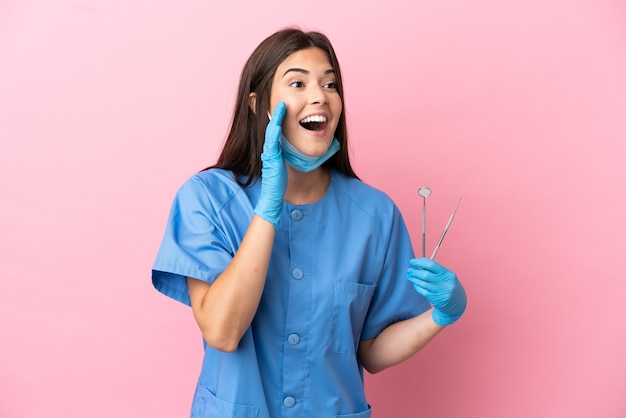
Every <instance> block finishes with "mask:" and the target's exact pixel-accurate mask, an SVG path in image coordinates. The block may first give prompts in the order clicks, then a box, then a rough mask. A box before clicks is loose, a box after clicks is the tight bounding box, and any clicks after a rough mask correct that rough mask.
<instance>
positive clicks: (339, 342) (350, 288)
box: [329, 282, 376, 354]
mask: <svg viewBox="0 0 626 418" xmlns="http://www.w3.org/2000/svg"><path fill="white" fill-rule="evenodd" d="M375 289H376V286H374V285H367V284H362V283H353V282H335V292H334V295H333V313H332V321H331V329H330V341H329V346H330V347H331V348H332V349H333V350H334V351H335V352H337V353H341V354H355V353H356V348H357V346H358V343H359V339H360V337H361V331H362V330H363V323H364V321H365V316H366V315H367V311H368V309H369V306H370V302H371V300H372V297H373V295H374V290H375Z"/></svg>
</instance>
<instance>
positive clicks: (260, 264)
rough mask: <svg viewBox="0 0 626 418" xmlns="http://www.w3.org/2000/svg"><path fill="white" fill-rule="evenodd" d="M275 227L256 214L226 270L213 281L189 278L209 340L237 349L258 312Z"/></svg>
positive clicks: (193, 301) (197, 314) (198, 316)
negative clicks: (211, 282)
mask: <svg viewBox="0 0 626 418" xmlns="http://www.w3.org/2000/svg"><path fill="white" fill-rule="evenodd" d="M274 234H275V232H274V227H273V226H272V224H271V223H269V222H267V221H265V220H264V219H263V218H261V217H259V216H257V215H255V216H254V217H253V218H252V222H251V223H250V226H249V227H248V231H247V232H246V235H245V236H244V238H243V241H242V242H241V246H240V247H239V250H238V251H237V253H236V254H235V256H234V257H233V260H232V261H231V262H230V264H229V265H228V267H227V268H226V270H224V272H223V273H222V274H221V275H220V276H219V277H218V278H217V279H216V280H215V282H213V284H212V285H209V284H208V283H206V282H203V281H200V280H196V279H193V278H187V286H188V287H189V297H190V299H191V307H192V311H193V314H194V317H195V319H196V322H197V323H198V326H199V327H200V331H201V332H202V336H203V337H204V339H205V340H206V342H207V344H209V345H210V346H211V347H213V348H215V349H217V350H220V351H226V352H230V351H234V350H235V349H236V348H237V345H238V344H239V340H240V339H241V337H242V336H243V334H244V333H245V332H246V330H247V329H248V327H249V326H250V323H251V322H252V318H253V317H254V314H255V313H256V310H257V307H258V306H259V301H260V300H261V294H262V293H263V287H264V285H265V277H266V275H267V268H268V265H269V259H270V255H271V252H272V245H273V243H274Z"/></svg>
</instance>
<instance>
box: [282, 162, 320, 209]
mask: <svg viewBox="0 0 626 418" xmlns="http://www.w3.org/2000/svg"><path fill="white" fill-rule="evenodd" d="M287 173H288V175H289V180H288V183H287V191H286V192H285V200H286V201H287V202H289V203H292V204H294V205H307V204H311V203H315V202H317V201H318V200H320V199H321V198H322V197H324V195H325V194H326V190H328V186H329V185H330V170H328V169H327V168H325V167H320V168H318V169H316V170H313V171H311V172H310V173H303V172H301V171H297V170H294V169H293V168H292V167H291V166H290V165H289V164H287Z"/></svg>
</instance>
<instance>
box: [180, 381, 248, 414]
mask: <svg viewBox="0 0 626 418" xmlns="http://www.w3.org/2000/svg"><path fill="white" fill-rule="evenodd" d="M258 415H259V408H258V407H256V406H253V405H240V404H234V403H231V402H227V401H225V400H223V399H220V398H218V397H217V396H215V395H214V394H213V393H211V391H210V390H209V389H207V388H206V387H204V386H201V385H199V386H198V388H197V389H196V396H195V398H194V401H193V406H192V408H191V418H214V417H220V418H256V417H258Z"/></svg>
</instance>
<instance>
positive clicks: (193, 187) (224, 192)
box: [177, 168, 241, 210]
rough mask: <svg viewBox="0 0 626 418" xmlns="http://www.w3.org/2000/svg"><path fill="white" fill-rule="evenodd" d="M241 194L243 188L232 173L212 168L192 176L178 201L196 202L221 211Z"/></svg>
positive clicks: (182, 187) (182, 189) (179, 195)
mask: <svg viewBox="0 0 626 418" xmlns="http://www.w3.org/2000/svg"><path fill="white" fill-rule="evenodd" d="M239 193H241V186H239V184H238V183H237V181H236V177H235V174H234V173H232V172H231V171H227V170H222V169H218V168H212V169H209V170H205V171H201V172H199V173H196V174H194V175H193V176H191V177H190V178H189V179H187V181H186V182H185V183H183V185H182V186H181V187H180V189H179V190H178V193H177V199H178V200H195V201H198V202H202V203H203V204H205V205H209V206H211V207H213V208H214V209H217V210H219V209H220V208H221V207H223V206H224V205H225V204H226V203H228V202H229V201H230V200H232V199H233V198H234V197H235V196H237V195H238V194H239Z"/></svg>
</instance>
